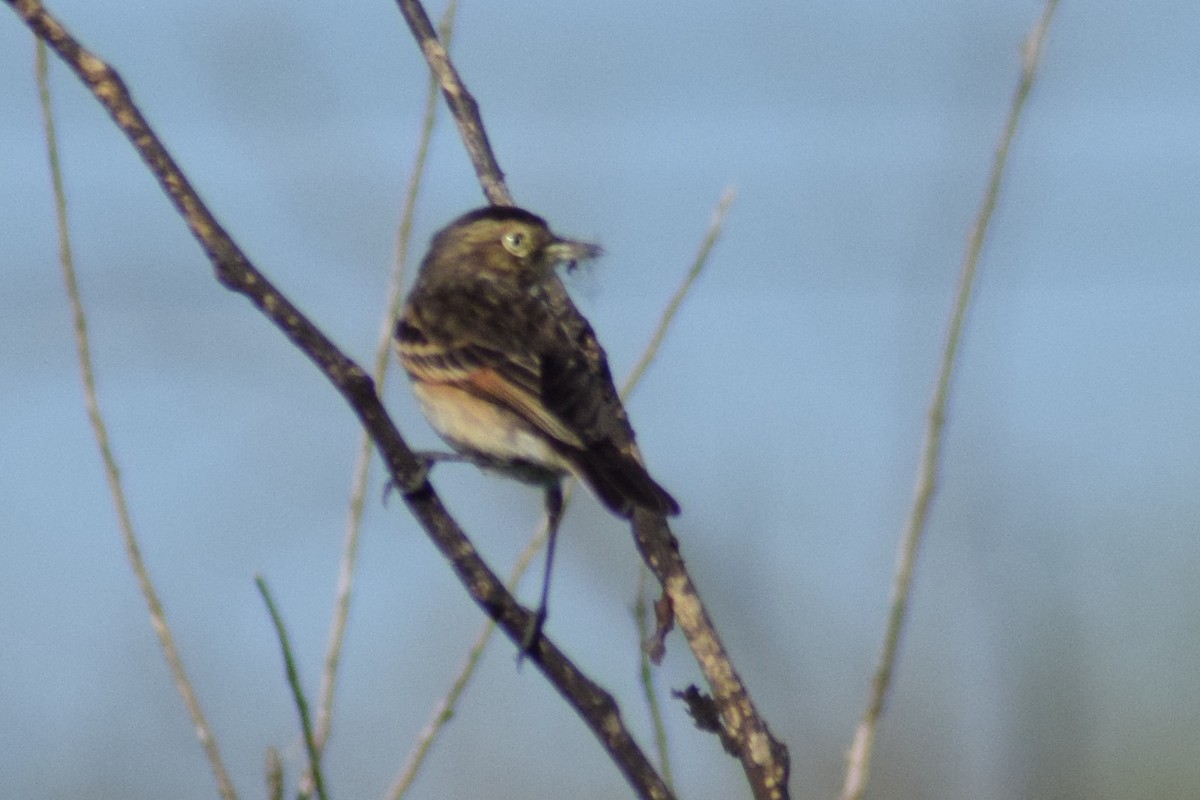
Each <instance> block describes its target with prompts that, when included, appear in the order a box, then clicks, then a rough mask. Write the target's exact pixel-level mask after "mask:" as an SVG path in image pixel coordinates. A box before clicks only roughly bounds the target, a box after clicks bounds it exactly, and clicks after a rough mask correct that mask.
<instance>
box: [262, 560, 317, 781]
mask: <svg viewBox="0 0 1200 800" xmlns="http://www.w3.org/2000/svg"><path fill="white" fill-rule="evenodd" d="M254 585H255V586H257V587H258V593H259V594H261V595H262V599H263V602H264V603H265V604H266V606H267V613H268V614H270V615H271V624H272V625H274V626H275V635H276V636H277V637H278V638H279V649H280V650H282V651H283V668H284V672H285V673H286V674H287V682H288V686H289V687H291V689H292V700H293V701H294V702H295V703H296V711H298V712H299V713H300V729H301V731H302V732H303V734H304V748H305V749H306V750H307V751H308V774H309V776H311V778H312V782H313V786H314V787H315V788H316V790H317V797H319V798H320V800H327V796H326V794H325V778H324V777H323V775H322V774H321V751H320V749H318V748H317V740H316V737H315V736H314V735H313V726H312V718H311V717H310V716H309V713H308V700H307V699H306V698H305V696H304V687H303V686H301V685H300V673H299V672H297V670H296V658H295V656H293V655H292V645H291V642H290V641H289V640H288V635H287V629H286V628H285V627H284V626H283V617H281V616H280V614H279V608H278V607H277V606H276V605H275V600H274V599H273V598H272V597H271V590H270V589H268V588H267V581H266V579H265V578H264V577H263V576H262V575H255V576H254Z"/></svg>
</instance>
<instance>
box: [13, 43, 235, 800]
mask: <svg viewBox="0 0 1200 800" xmlns="http://www.w3.org/2000/svg"><path fill="white" fill-rule="evenodd" d="M36 42H37V48H36V49H37V55H36V65H35V71H36V73H37V84H38V97H39V100H40V104H41V107H42V121H43V123H44V126H45V132H46V150H47V153H48V155H49V159H50V179H51V182H52V184H53V188H54V210H55V215H56V219H57V224H58V255H59V263H60V264H61V266H62V275H63V282H64V283H65V285H66V291H67V298H68V299H69V301H70V304H71V317H72V319H73V321H74V326H75V350H76V356H77V358H78V360H79V374H80V377H81V378H82V380H83V396H84V402H85V403H86V405H87V414H88V421H89V422H90V423H91V426H92V434H93V435H94V436H95V439H96V446H97V447H98V448H99V450H100V459H101V461H103V463H104V476H105V478H106V480H107V481H108V491H109V494H111V495H112V501H113V507H114V508H115V509H116V512H117V525H118V526H119V527H120V529H121V539H122V541H123V542H124V545H125V557H126V558H127V559H128V561H129V566H130V568H131V569H132V570H133V574H134V576H135V577H136V578H137V582H138V587H139V588H140V589H141V592H142V598H143V600H144V601H145V603H146V608H147V609H148V610H149V612H150V624H151V625H152V626H153V627H154V632H155V634H157V636H158V642H159V645H160V646H161V647H162V650H163V657H164V658H165V659H166V661H167V667H168V669H170V671H171V678H172V680H174V682H175V688H176V689H177V690H178V691H179V695H180V697H182V698H183V704H184V706H186V707H187V711H188V715H189V716H190V717H191V718H192V725H194V726H195V729H196V737H197V738H198V739H199V740H200V745H201V746H202V747H203V748H204V754H205V756H206V757H207V758H208V764H209V768H210V769H211V770H212V773H213V777H214V778H216V781H217V791H219V792H220V794H221V797H223V798H225V800H236V798H237V792H236V791H235V790H234V788H233V781H232V780H230V778H229V772H228V771H227V770H226V769H225V763H224V762H223V761H222V760H221V751H220V748H219V747H218V746H217V740H216V738H215V737H214V736H213V733H212V728H211V727H209V724H208V719H207V718H206V717H205V716H204V711H203V709H201V707H200V701H199V699H198V698H197V697H196V692H195V690H194V689H193V688H192V682H191V681H190V680H189V679H188V676H187V671H186V670H185V669H184V666H183V659H182V658H181V657H180V655H179V649H178V648H177V647H176V646H175V637H174V634H172V633H171V627H170V626H169V625H168V624H167V617H166V613H165V612H164V611H163V607H162V602H161V601H160V600H159V597H158V591H157V590H156V589H155V588H154V582H153V581H152V580H151V579H150V572H149V571H148V570H147V569H146V563H145V561H144V560H143V559H142V548H141V545H140V544H138V538H137V533H136V532H135V531H134V528H133V518H132V517H131V516H130V513H129V506H128V504H127V503H126V500H125V490H124V488H123V487H122V485H121V474H120V470H119V469H118V467H117V459H116V456H115V455H114V453H113V450H112V446H111V444H110V443H109V440H108V426H107V425H105V423H104V416H103V415H102V414H101V412H100V401H99V399H98V397H97V394H96V377H95V372H94V371H93V369H92V354H91V346H90V344H89V343H88V332H87V316H86V315H85V313H84V309H83V300H82V298H81V296H80V293H79V282H78V280H77V279H76V277H75V259H74V256H73V255H72V251H71V237H70V228H69V226H68V224H67V195H66V191H65V189H64V188H63V179H62V165H61V164H60V162H59V158H58V135H57V133H56V131H55V126H54V111H53V108H52V106H51V102H50V80H49V77H48V71H47V65H46V46H45V44H43V43H42V41H41V39H36Z"/></svg>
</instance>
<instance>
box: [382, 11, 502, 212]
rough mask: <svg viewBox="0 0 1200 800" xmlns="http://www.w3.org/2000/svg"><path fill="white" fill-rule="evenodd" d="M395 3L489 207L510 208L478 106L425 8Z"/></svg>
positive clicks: (500, 173)
mask: <svg viewBox="0 0 1200 800" xmlns="http://www.w3.org/2000/svg"><path fill="white" fill-rule="evenodd" d="M396 3H397V5H399V6H400V13H401V14H403V15H404V21H405V22H407V23H408V27H409V30H411V31H412V34H413V36H414V37H415V38H416V40H417V43H418V44H419V45H420V46H421V52H423V53H424V54H425V60H426V62H428V64H429V69H430V70H431V71H432V73H433V76H434V78H436V80H437V82H438V85H439V86H441V87H442V94H443V95H444V96H445V97H446V103H447V104H448V105H449V106H450V111H451V112H452V114H453V116H454V122H455V124H456V125H458V132H459V134H460V135H461V136H462V140H463V144H465V145H466V147H467V155H468V156H470V158H471V164H472V165H473V166H474V167H475V174H476V176H478V178H479V185H480V187H482V189H483V194H484V196H485V197H487V199H488V202H489V203H491V204H492V205H497V206H511V205H513V199H512V195H510V194H509V193H508V186H506V185H505V183H504V173H503V172H502V171H501V170H500V165H499V164H498V163H497V162H496V156H495V154H494V153H493V152H492V146H491V144H489V143H488V138H487V132H486V131H485V130H484V127H483V120H482V119H481V118H480V116H479V104H478V103H476V102H475V98H474V97H472V96H471V93H470V92H468V91H467V87H466V86H464V85H463V82H462V79H461V78H459V77H458V70H456V69H455V68H454V63H453V62H452V61H451V60H450V54H449V53H447V52H446V47H444V46H443V45H442V43H441V42H439V41H438V37H437V33H435V32H434V30H433V25H432V23H430V21H429V15H428V14H426V13H425V8H424V7H423V6H422V5H421V3H420V2H419V0H396Z"/></svg>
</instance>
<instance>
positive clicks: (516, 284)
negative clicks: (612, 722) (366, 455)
mask: <svg viewBox="0 0 1200 800" xmlns="http://www.w3.org/2000/svg"><path fill="white" fill-rule="evenodd" d="M601 252H602V251H601V248H600V247H599V246H597V245H594V244H588V243H586V242H578V241H572V240H570V239H564V238H562V237H560V236H557V235H556V234H554V233H553V232H552V231H551V230H550V228H549V226H548V225H547V224H546V221H545V220H543V219H542V218H541V217H539V216H537V215H536V214H533V213H530V212H529V211H525V210H524V209H520V208H515V207H511V206H488V207H485V208H479V209H476V210H474V211H470V212H468V213H466V214H464V215H463V216H461V217H459V218H458V219H456V220H455V221H454V222H452V223H450V224H449V225H447V226H446V227H445V228H443V229H442V230H441V231H439V232H438V233H437V234H436V235H435V236H434V237H433V242H432V244H431V245H430V248H429V253H428V254H427V255H426V256H425V259H424V260H423V261H422V262H421V270H420V274H419V276H418V277H417V281H416V284H415V285H414V286H413V289H412V292H411V293H410V294H409V296H408V302H407V304H406V305H405V308H404V311H403V313H402V314H401V316H400V319H399V321H398V322H397V324H396V333H395V338H396V350H397V353H398V354H399V357H400V363H401V364H402V365H403V367H404V369H405V371H406V372H407V373H408V376H409V378H410V379H411V381H412V388H413V393H414V394H415V395H416V397H417V400H418V401H419V402H420V404H421V408H422V410H423V411H424V413H425V416H426V417H427V418H428V420H429V422H430V424H431V425H432V426H433V428H434V429H435V430H436V431H437V432H438V434H439V435H440V436H441V437H442V438H443V439H444V440H445V441H446V442H447V443H448V444H449V445H450V446H451V447H452V448H454V450H455V451H457V453H458V455H457V456H447V455H446V454H442V455H438V454H430V456H429V457H430V458H431V460H448V459H455V460H464V461H469V462H471V463H474V464H476V465H478V466H480V467H482V468H484V469H488V470H494V471H498V472H501V473H504V474H507V475H509V476H511V477H514V478H516V479H518V480H521V481H524V482H526V483H530V484H534V485H536V486H539V487H541V488H543V489H544V490H545V493H546V511H547V519H548V541H547V548H546V568H545V575H544V580H543V584H542V599H541V603H540V605H539V607H538V612H537V615H536V616H535V620H534V625H533V626H532V627H531V630H530V631H529V635H527V637H526V641H525V646H524V648H523V651H526V652H527V651H529V650H530V649H531V648H532V646H533V644H534V642H536V639H537V636H538V635H539V634H540V630H541V626H542V623H543V622H544V621H545V616H546V598H547V596H548V593H549V583H550V571H551V566H552V562H553V557H554V542H555V536H556V533H557V529H558V523H559V520H560V517H561V515H562V489H561V483H562V479H563V478H564V477H565V476H566V475H568V474H569V475H575V476H576V477H578V478H579V479H580V480H581V481H583V483H584V484H585V485H586V486H587V487H588V488H589V489H591V491H592V493H593V494H595V495H596V497H597V498H598V499H599V500H600V502H601V503H603V504H604V505H605V506H606V507H607V508H608V509H609V510H610V511H612V512H613V513H614V514H616V515H617V516H619V517H622V518H625V519H628V518H630V517H631V516H632V515H633V512H634V509H637V508H641V509H646V510H649V511H652V512H656V513H659V514H664V515H674V514H678V513H679V504H678V503H676V502H675V499H674V498H672V497H671V495H670V494H669V493H668V492H667V491H666V490H665V489H663V488H662V487H661V486H659V485H658V483H656V482H655V480H654V479H653V478H651V477H650V473H649V472H647V471H646V466H645V464H644V463H643V461H642V456H641V454H640V452H639V451H638V448H637V444H636V442H635V440H634V433H633V428H632V427H631V426H630V424H629V418H628V415H627V414H626V413H625V408H624V406H623V405H622V404H621V398H620V396H619V395H618V394H617V389H616V387H615V386H614V385H613V379H612V374H611V373H610V372H609V368H608V360H607V358H606V357H605V354H604V349H603V348H602V347H601V346H600V343H599V342H598V341H597V340H596V334H595V333H594V332H593V331H592V327H591V325H589V324H588V321H587V320H586V319H584V317H583V315H582V314H581V313H579V310H578V309H577V308H576V307H575V304H574V303H572V302H571V298H570V297H569V296H568V295H567V291H566V287H564V286H563V283H562V281H561V280H560V279H559V277H558V274H557V273H556V272H555V268H556V267H557V266H558V265H560V264H567V265H568V267H570V266H572V265H574V264H575V263H577V262H579V261H583V260H586V259H590V258H596V257H597V256H599V255H600V254H601Z"/></svg>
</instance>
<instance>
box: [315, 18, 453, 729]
mask: <svg viewBox="0 0 1200 800" xmlns="http://www.w3.org/2000/svg"><path fill="white" fill-rule="evenodd" d="M457 7H458V2H457V0H450V2H449V3H448V4H447V5H446V11H445V13H444V14H443V15H442V21H441V23H440V24H439V25H438V30H439V32H440V33H441V37H442V41H444V42H445V43H446V47H449V46H450V35H451V32H452V30H453V28H454V12H455V10H456V9H457ZM437 89H438V84H437V81H436V80H435V79H434V78H433V77H432V76H430V79H429V92H428V94H427V95H426V98H425V113H424V117H423V120H422V123H421V137H420V141H419V143H418V145H417V153H416V156H415V157H414V158H413V166H412V173H411V174H410V175H409V179H408V187H407V189H406V190H405V193H404V205H403V208H402V210H401V212H400V225H399V229H398V231H397V234H396V260H395V266H394V268H393V269H392V274H391V277H390V279H389V285H388V299H387V306H386V310H385V311H384V315H383V322H382V324H381V325H380V331H379V339H378V343H377V344H376V347H375V361H374V365H373V369H372V371H371V376H372V378H373V379H374V380H375V386H376V387H377V391H378V392H379V396H380V398H381V399H382V398H383V394H384V387H385V386H386V385H387V384H386V382H385V380H384V378H385V377H386V376H387V372H388V366H389V365H390V364H391V353H392V329H393V327H394V326H395V324H396V317H397V316H398V315H399V313H400V305H401V303H402V302H403V299H404V292H403V286H404V274H405V271H406V267H407V266H408V253H409V240H410V239H411V238H412V220H413V213H414V211H415V210H416V206H417V195H418V193H419V191H420V188H421V179H422V177H423V176H424V174H425V162H426V159H427V156H428V154H429V141H430V139H432V138H433V128H434V123H435V121H436V119H437V107H438V106H437ZM372 452H373V448H372V447H371V437H370V436H369V435H368V434H367V432H366V431H363V434H362V437H361V441H360V442H359V447H358V457H357V459H356V461H355V464H354V477H353V478H352V479H351V489H350V508H349V511H348V513H347V519H346V535H345V539H344V544H343V546H342V559H341V563H340V565H339V567H338V583H337V593H336V596H335V598H334V606H333V620H332V622H331V623H330V626H329V640H328V644H327V645H326V649H325V668H324V670H323V671H322V673H321V690H320V694H319V695H318V698H317V731H316V740H317V749H319V750H324V749H325V743H326V741H327V740H328V739H329V732H330V729H331V728H332V726H333V698H334V692H335V691H336V688H337V672H338V665H339V664H340V662H341V658H342V644H343V642H344V641H345V638H346V623H347V620H348V619H349V616H350V594H351V592H352V590H353V588H354V568H355V564H356V562H357V559H358V540H359V532H360V531H361V530H362V517H363V509H364V507H365V505H366V493H367V481H368V478H369V477H370V473H371V454H372Z"/></svg>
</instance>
